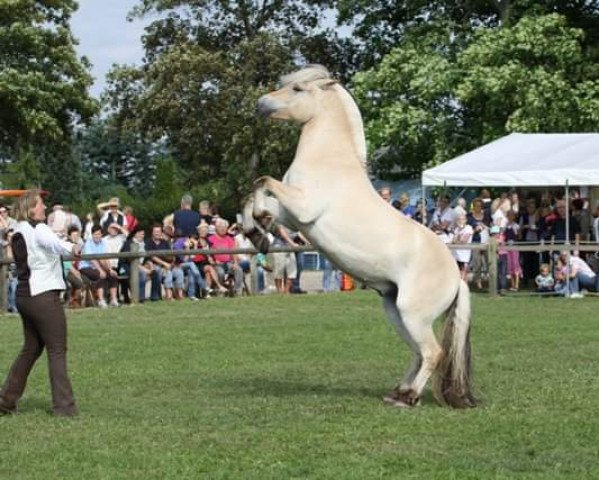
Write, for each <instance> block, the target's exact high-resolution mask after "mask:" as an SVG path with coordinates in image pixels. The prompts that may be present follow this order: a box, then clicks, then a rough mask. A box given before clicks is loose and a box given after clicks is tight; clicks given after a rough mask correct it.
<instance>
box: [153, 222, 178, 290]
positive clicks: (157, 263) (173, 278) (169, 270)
mask: <svg viewBox="0 0 599 480" xmlns="http://www.w3.org/2000/svg"><path fill="white" fill-rule="evenodd" d="M166 238H167V237H165V235H164V232H163V230H162V227H161V226H160V224H155V225H154V226H153V227H152V236H151V238H150V239H149V240H148V241H147V242H146V252H148V253H149V254H151V252H153V251H156V250H170V249H171V244H170V241H168V240H166ZM150 259H151V261H152V264H153V265H154V274H153V275H152V289H151V294H150V300H152V301H153V302H154V301H157V300H160V299H161V298H162V285H163V283H164V293H165V299H166V300H172V299H173V296H174V295H175V296H181V295H182V292H183V281H184V277H183V270H181V269H180V268H178V267H177V268H175V265H174V258H173V257H172V256H167V257H164V258H161V257H158V256H156V255H153V256H151V257H150Z"/></svg>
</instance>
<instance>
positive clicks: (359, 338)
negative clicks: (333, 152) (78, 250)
mask: <svg viewBox="0 0 599 480" xmlns="http://www.w3.org/2000/svg"><path fill="white" fill-rule="evenodd" d="M69 328H70V330H69V335H70V338H69V347H70V351H69V368H70V374H71V379H72V382H73V387H74V390H75V395H76V398H77V400H78V402H79V407H80V410H81V415H80V416H79V417H77V418H75V419H56V418H54V417H52V416H51V415H49V414H48V410H49V408H50V394H49V387H48V378H47V371H46V360H45V356H44V357H43V360H42V361H40V362H38V365H37V367H36V368H35V370H34V371H33V373H32V376H31V377H30V381H29V385H28V388H27V390H26V394H25V397H24V398H23V400H22V402H21V404H20V413H19V414H18V415H15V416H10V417H0V479H2V480H19V479H27V480H31V479H44V480H47V479H77V480H81V479H85V480H91V479H110V480H113V479H144V480H145V479H197V478H210V479H237V478H240V479H271V478H272V479H287V478H335V479H368V478H401V479H410V478H423V479H437V478H438V479H479V478H483V479H485V478H505V479H512V478H556V479H557V478H559V479H563V478H572V479H582V478H599V415H598V414H597V412H599V379H598V377H599V300H598V299H596V298H589V299H581V300H566V299H556V298H544V299H537V298H497V299H491V298H487V297H484V296H475V297H474V322H473V335H472V340H473V350H474V370H475V385H476V389H477V391H478V392H479V394H480V396H481V397H482V398H483V400H484V404H483V406H482V407H481V408H478V409H473V410H467V411H457V410H450V409H447V408H442V407H439V406H437V405H436V404H435V403H434V401H433V399H432V397H431V396H430V394H427V395H426V396H425V398H424V403H423V406H422V407H420V408H417V409H413V410H402V409H397V408H393V407H389V406H387V405H385V404H384V403H383V402H382V400H381V399H382V397H383V395H384V394H385V393H387V392H388V391H389V390H391V388H392V387H393V386H394V385H395V382H396V380H397V378H399V377H400V376H401V374H402V373H403V371H404V369H405V367H406V365H407V361H408V351H407V347H406V346H405V345H404V344H403V343H402V342H401V341H400V340H399V339H398V337H397V336H396V335H395V333H394V332H393V330H392V327H391V326H390V325H389V324H388V323H387V322H386V320H385V318H384V314H383V311H382V308H381V307H380V301H379V299H378V297H377V296H376V295H375V294H374V293H371V292H364V291H360V292H354V293H351V294H329V295H301V296H292V297H287V298H283V297H276V296H270V297H254V298H238V299H212V300H210V301H204V302H198V303H191V302H189V303H188V302H185V303H183V302H180V303H171V304H166V303H162V304H150V305H145V306H138V307H123V308H120V309H112V310H103V311H101V310H96V309H87V310H85V311H72V312H69ZM20 342H21V329H20V321H19V319H18V317H15V316H2V317H0V344H1V348H0V376H1V377H2V379H3V378H4V376H5V375H6V372H7V369H8V367H9V365H10V362H11V361H12V360H13V358H14V356H15V355H16V353H17V351H18V349H19V347H20ZM0 381H1V380H0Z"/></svg>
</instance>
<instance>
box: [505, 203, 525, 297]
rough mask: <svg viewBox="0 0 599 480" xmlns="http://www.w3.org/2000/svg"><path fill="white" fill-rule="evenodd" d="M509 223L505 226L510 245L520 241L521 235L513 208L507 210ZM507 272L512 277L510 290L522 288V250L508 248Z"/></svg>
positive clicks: (506, 237) (507, 240)
mask: <svg viewBox="0 0 599 480" xmlns="http://www.w3.org/2000/svg"><path fill="white" fill-rule="evenodd" d="M507 221H508V223H507V225H506V227H505V241H506V243H507V244H508V245H513V244H514V243H515V242H517V241H518V237H519V235H520V225H519V224H518V222H517V221H516V213H515V212H514V211H513V210H509V211H508V212H507ZM507 273H508V276H509V277H510V283H511V285H510V290H511V291H512V292H517V291H518V290H519V288H520V277H521V276H522V267H520V252H518V251H517V250H508V252H507Z"/></svg>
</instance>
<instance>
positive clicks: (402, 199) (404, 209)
mask: <svg viewBox="0 0 599 480" xmlns="http://www.w3.org/2000/svg"><path fill="white" fill-rule="evenodd" d="M399 211H400V212H401V213H403V214H404V215H405V216H406V217H408V218H414V216H415V215H416V209H415V208H414V207H413V206H412V205H410V195H409V194H408V193H407V192H403V193H402V194H401V195H400V196H399Z"/></svg>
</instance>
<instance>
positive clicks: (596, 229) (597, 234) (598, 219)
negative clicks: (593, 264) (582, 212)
mask: <svg viewBox="0 0 599 480" xmlns="http://www.w3.org/2000/svg"><path fill="white" fill-rule="evenodd" d="M593 236H594V238H595V242H597V243H599V205H597V208H596V209H595V218H594V220H593Z"/></svg>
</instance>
